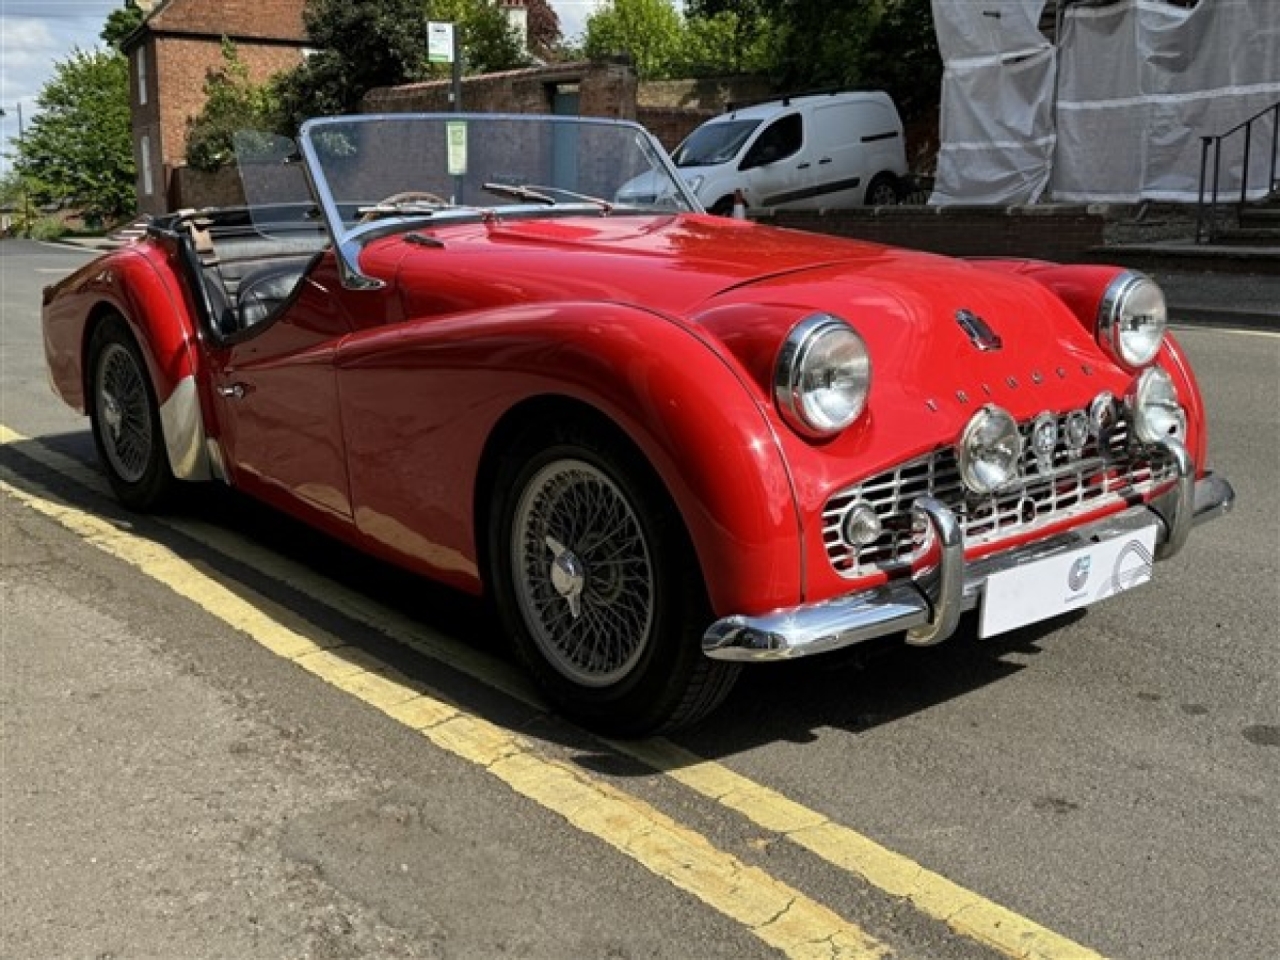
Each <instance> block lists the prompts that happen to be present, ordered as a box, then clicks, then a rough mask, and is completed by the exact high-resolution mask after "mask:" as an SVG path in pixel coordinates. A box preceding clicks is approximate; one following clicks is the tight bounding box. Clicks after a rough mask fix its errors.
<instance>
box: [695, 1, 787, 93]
mask: <svg viewBox="0 0 1280 960" xmlns="http://www.w3.org/2000/svg"><path fill="white" fill-rule="evenodd" d="M745 22H746V21H745V19H744V17H743V15H742V14H740V13H738V12H737V11H734V10H724V11H721V12H720V13H716V14H714V15H711V16H696V17H695V16H691V17H688V18H687V19H686V20H685V23H684V31H683V35H682V38H681V43H680V47H679V50H678V51H677V53H676V57H675V60H674V62H673V65H672V66H673V74H674V75H676V76H682V77H705V76H715V75H732V74H742V73H760V74H770V73H772V72H773V68H774V66H775V60H776V57H775V51H776V49H777V43H778V37H777V30H776V28H775V27H774V24H773V21H772V20H770V19H769V18H768V17H759V18H757V19H755V20H753V21H752V24H751V27H750V29H747V28H746V27H745V26H744V24H745Z"/></svg>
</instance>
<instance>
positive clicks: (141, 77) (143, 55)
mask: <svg viewBox="0 0 1280 960" xmlns="http://www.w3.org/2000/svg"><path fill="white" fill-rule="evenodd" d="M138 104H139V105H140V106H144V107H145V106H146V105H147V48H146V47H139V48H138Z"/></svg>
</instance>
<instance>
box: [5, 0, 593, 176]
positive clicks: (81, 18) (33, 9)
mask: <svg viewBox="0 0 1280 960" xmlns="http://www.w3.org/2000/svg"><path fill="white" fill-rule="evenodd" d="M599 3H600V0H551V6H552V7H554V8H555V11H556V13H558V14H559V16H560V29H561V31H562V32H563V34H564V36H565V37H566V39H570V38H573V37H575V36H577V35H578V34H580V33H581V32H582V27H583V24H584V23H585V22H586V19H587V15H588V14H589V13H590V12H591V11H592V9H594V8H595V7H596V6H598V5H599ZM121 6H123V0H0V110H3V111H4V113H5V116H3V117H0V154H7V153H9V151H10V146H9V141H10V140H16V139H17V136H18V106H19V105H21V107H22V116H23V120H24V121H25V120H27V119H29V118H30V117H31V116H32V115H33V114H34V113H35V112H36V104H35V99H36V96H37V95H38V94H39V93H40V90H41V88H42V87H43V86H44V85H45V83H47V82H48V81H49V79H50V78H51V77H52V76H53V65H54V63H55V62H57V61H60V60H65V59H66V58H67V57H68V56H69V55H70V54H71V51H72V50H73V49H74V48H76V47H80V48H81V49H82V50H92V49H93V48H94V47H97V46H100V45H101V42H102V41H101V40H100V39H99V38H98V34H99V33H100V32H101V31H102V25H103V24H104V23H105V22H106V19H107V16H108V15H109V14H110V13H111V11H112V10H115V9H117V8H118V7H121ZM9 163H10V160H9V159H8V157H7V156H6V157H3V158H0V170H4V171H7V170H8V169H9Z"/></svg>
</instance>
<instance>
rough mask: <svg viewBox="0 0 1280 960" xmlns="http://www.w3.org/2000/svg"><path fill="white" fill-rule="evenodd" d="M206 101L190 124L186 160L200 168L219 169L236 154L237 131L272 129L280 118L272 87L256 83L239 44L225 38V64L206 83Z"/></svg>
mask: <svg viewBox="0 0 1280 960" xmlns="http://www.w3.org/2000/svg"><path fill="white" fill-rule="evenodd" d="M204 94H205V102H204V107H203V108H202V109H201V111H200V114H199V116H197V117H195V118H194V119H193V120H191V122H190V123H189V124H188V125H187V163H188V165H190V166H192V167H195V168H196V169H197V170H216V169H218V168H219V167H221V166H223V165H225V164H226V163H228V162H229V161H230V160H231V159H232V158H233V157H234V155H235V145H234V143H233V141H232V137H233V136H234V135H235V132H236V131H237V130H271V129H273V128H274V127H275V126H276V124H277V122H278V118H279V109H278V107H279V105H278V102H277V100H276V98H275V96H274V92H273V89H272V86H271V85H270V84H266V83H261V84H259V83H254V82H253V81H252V80H250V79H249V69H248V67H246V66H245V64H244V61H243V60H241V59H240V55H239V53H238V52H237V51H236V45H235V44H234V43H232V42H231V41H230V40H228V39H226V38H225V37H224V38H223V40H222V67H221V68H220V69H218V70H216V71H211V72H210V73H209V75H208V76H207V77H206V78H205V82H204Z"/></svg>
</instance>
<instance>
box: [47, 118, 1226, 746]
mask: <svg viewBox="0 0 1280 960" xmlns="http://www.w3.org/2000/svg"><path fill="white" fill-rule="evenodd" d="M238 153H239V156H240V167H241V173H242V176H243V179H244V183H245V190H246V196H247V197H248V201H249V202H248V205H247V207H246V208H245V209H235V210H230V209H225V210H224V209H219V210H205V211H198V212H194V211H183V212H179V213H175V214H172V215H169V216H165V217H163V218H160V219H158V220H156V221H154V222H153V223H152V224H151V225H150V227H149V230H148V235H147V236H146V238H145V239H143V240H141V241H139V242H137V243H134V244H132V245H130V246H127V247H124V248H122V249H120V250H117V251H115V252H112V253H110V254H108V255H106V256H105V257H103V258H101V259H99V260H97V261H96V262H94V263H92V264H90V265H88V266H86V267H85V268H84V269H82V270H80V271H79V272H77V273H75V274H74V275H72V276H71V277H69V278H67V279H66V280H64V281H62V282H61V283H59V284H57V285H56V286H53V287H50V288H49V289H48V290H47V291H46V294H45V303H44V314H43V324H44V338H45V348H46V351H47V356H48V362H49V368H50V371H51V374H52V379H53V382H54V384H55V386H56V389H57V391H58V393H59V394H60V395H61V396H62V398H63V399H64V400H65V401H66V402H67V403H69V404H71V405H72V406H73V407H75V408H77V409H79V410H81V411H83V412H87V413H88V415H89V417H90V418H91V420H92V426H93V435H94V438H95V440H96V442H97V446H98V450H99V453H100V456H101V460H102V463H103V465H104V467H105V469H106V471H107V474H108V476H109V477H110V480H111V484H112V486H113V487H114V489H115V491H116V493H117V494H118V496H119V497H120V499H121V500H122V501H123V502H124V503H125V504H126V505H128V506H129V507H132V508H135V509H138V510H146V509H150V508H153V507H155V506H157V505H158V504H160V503H161V502H162V501H163V500H164V499H165V497H166V495H168V494H170V493H172V492H173V490H174V488H175V487H177V486H178V485H179V482H180V481H186V482H191V481H204V480H218V481H221V482H223V483H227V484H230V485H232V486H234V487H236V488H238V489H240V490H242V491H244V492H245V493H247V494H250V495H252V496H254V497H257V498H260V499H262V500H264V501H267V502H268V503H270V504H272V505H274V506H276V507H279V508H280V509H282V510H285V511H288V512H289V513H290V514H293V515H294V516H296V517H299V518H301V519H302V520H304V521H306V522H308V523H310V524H314V525H315V526H317V527H319V528H322V529H323V530H325V531H327V532H328V533H330V534H332V535H334V536H335V537H339V538H341V539H343V540H345V541H348V542H350V543H352V544H355V545H357V546H359V547H361V548H363V549H365V550H368V551H370V552H371V553H374V554H376V555H378V556H380V557H383V558H385V559H388V560H390V561H392V562H394V563H396V564H400V565H402V566H404V567H407V568H409V569H411V570H414V571H417V572H419V573H421V574H423V575H425V576H428V577H431V578H434V579H437V580H440V581H443V582H445V583H448V584H451V585H453V586H455V587H458V588H460V589H462V590H465V591H469V592H472V593H476V594H480V593H484V594H487V595H488V596H490V597H491V598H492V599H493V601H494V603H495V604H496V607H497V609H498V610H499V612H500V614H501V616H502V618H503V621H504V624H505V626H506V629H507V630H508V631H509V632H510V635H511V637H512V638H513V641H514V644H515V647H516V649H517V651H518V652H519V654H520V656H521V658H522V659H523V661H524V662H525V663H526V664H527V665H528V667H529V669H530V671H531V672H532V673H533V674H534V676H535V677H536V679H537V680H538V682H539V683H540V684H541V686H542V688H543V689H544V691H545V692H546V694H547V695H548V697H549V698H550V699H551V700H552V701H553V702H554V703H555V704H556V705H557V706H558V707H559V708H560V709H561V710H563V711H564V712H565V713H566V714H568V715H570V716H572V717H574V718H576V719H577V720H579V721H581V722H583V723H586V724H589V725H592V726H594V727H598V728H603V729H607V730H610V731H613V732H617V733H622V734H640V733H644V732H649V731H655V730H659V729H669V728H672V727H675V726H678V725H681V724H686V723H689V722H692V721H694V720H696V719H698V718H699V717H702V716H703V715H705V714H706V713H707V712H709V711H710V710H712V709H713V708H714V707H715V706H716V705H717V704H718V703H720V701H721V700H722V699H723V698H724V696H725V695H726V693H727V692H728V690H729V688H730V686H731V685H732V683H733V680H734V678H735V676H736V674H737V672H738V670H739V669H740V664H741V663H742V662H744V661H759V660H774V659H780V658H787V657H797V656H802V655H809V654H816V653H821V652H824V651H829V650H833V649H836V648H839V647H843V646H846V645H849V644H856V643H859V642H862V641H865V640H868V639H871V638H874V637H879V636H884V635H898V636H902V637H904V638H905V641H906V642H907V643H913V644H932V643H937V642H939V641H941V640H943V639H945V638H946V637H947V636H948V635H950V634H951V633H952V632H953V631H954V630H955V628H956V624H957V620H958V619H959V617H960V616H961V614H962V613H964V612H965V611H975V613H976V617H977V624H976V626H977V629H978V630H979V631H980V633H981V634H982V635H984V636H989V635H992V634H996V633H999V632H1002V631H1007V630H1012V629H1016V628H1018V627H1020V626H1023V625H1025V624H1028V623H1031V622H1034V621H1037V620H1041V619H1045V618H1048V617H1053V616H1055V615H1058V614H1062V613H1064V612H1067V611H1071V610H1075V609H1076V608H1078V607H1082V606H1084V605H1086V604H1089V603H1092V602H1094V601H1096V600H1099V599H1102V598H1104V597H1107V596H1109V595H1111V594H1113V593H1116V592H1118V591H1121V590H1125V589H1127V588H1129V587H1132V586H1135V585H1137V584H1140V583H1143V582H1145V581H1147V580H1148V579H1150V578H1151V576H1152V569H1153V565H1154V561H1155V560H1159V559H1162V558H1165V557H1168V556H1171V555H1172V554H1174V553H1176V552H1177V551H1179V550H1180V549H1182V547H1183V545H1184V543H1185V542H1186V540H1187V537H1188V534H1189V533H1190V531H1191V529H1192V527H1193V526H1194V525H1195V524H1196V523H1197V522H1199V521H1202V520H1205V519H1208V518H1211V517H1214V516H1217V515H1219V514H1221V513H1223V512H1225V511H1226V510H1228V509H1229V508H1230V506H1231V504H1232V499H1233V493H1232V490H1231V487H1230V485H1229V484H1228V483H1227V482H1226V481H1225V480H1223V479H1221V478H1219V477H1217V476H1215V475H1214V474H1212V473H1211V472H1209V471H1208V470H1207V469H1206V465H1205V464H1206V461H1205V447H1206V438H1205V416H1204V410H1203V406H1202V402H1201V398H1200V392H1199V390H1198V389H1197V386H1196V381H1195V378H1194V376H1193V375H1192V372H1191V370H1190V367H1189V366H1188V363H1187V359H1186V356H1185V354H1184V353H1183V352H1182V350H1181V349H1180V347H1179V346H1178V344H1177V342H1176V341H1175V340H1174V339H1173V337H1172V336H1170V335H1169V333H1168V332H1167V331H1166V316H1165V304H1164V298H1163V296H1162V294H1161V292H1160V290H1159V288H1158V287H1157V286H1156V285H1155V284H1154V283H1153V282H1152V281H1151V280H1149V279H1147V278H1145V277H1143V276H1141V275H1140V274H1135V273H1130V272H1126V271H1124V270H1120V269H1116V268H1110V267H1098V266H1057V265H1054V264H1049V263H1044V262H1034V261H1022V260H1019V261H1012V260H983V261H959V260H951V259H946V258H942V257H937V256H931V255H926V254H922V253H916V252H911V251H906V250H897V249H891V248H887V247H883V246H879V245H876V244H871V243H861V242H855V241H850V240H841V239H833V238H829V237H819V236H813V235H808V234H803V233H795V232H788V231H784V230H777V229H772V228H769V227H765V226H761V225H758V224H754V223H750V222H746V221H737V220H728V219H721V218H717V217H710V216H707V215H705V214H704V213H703V212H701V210H700V209H699V207H698V203H697V201H696V200H695V199H694V198H693V197H692V196H690V194H689V193H688V190H687V188H686V186H685V185H684V183H683V182H682V181H681V179H680V177H679V176H678V175H677V173H676V171H675V170H674V169H673V168H672V166H671V164H670V162H669V160H668V158H667V157H666V155H665V153H664V152H663V151H662V149H661V147H660V146H659V145H658V144H657V143H656V141H655V140H654V139H653V138H652V137H651V136H650V135H649V134H648V133H646V132H645V131H644V130H643V129H641V128H640V127H637V126H635V125H634V124H630V123H624V122H615V121H599V120H587V119H569V118H559V117H557V118H552V117H533V116H500V115H487V116H468V115H458V114H454V115H443V116H434V115H410V114H401V115H386V116H374V115H370V116H358V117H347V118H325V119H318V120H313V121H311V122H309V123H307V124H306V125H305V126H304V127H303V128H302V130H301V132H300V134H299V137H298V141H297V142H296V143H295V142H293V141H290V140H283V139H279V138H274V137H270V136H266V135H263V134H246V135H243V136H241V137H240V138H239V141H238ZM637 185H643V190H638V188H637Z"/></svg>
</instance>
